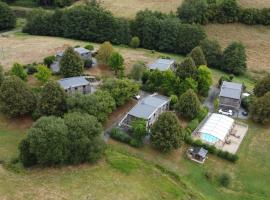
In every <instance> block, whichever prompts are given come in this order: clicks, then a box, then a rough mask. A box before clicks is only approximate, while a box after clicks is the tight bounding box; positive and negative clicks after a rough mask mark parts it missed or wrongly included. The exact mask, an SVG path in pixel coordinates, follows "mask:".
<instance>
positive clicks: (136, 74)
mask: <svg viewBox="0 0 270 200" xmlns="http://www.w3.org/2000/svg"><path fill="white" fill-rule="evenodd" d="M145 71H146V67H145V64H144V63H143V62H136V63H135V64H134V65H133V66H132V69H131V71H130V73H129V77H130V78H132V79H134V80H136V81H140V80H142V77H143V75H144V72H145Z"/></svg>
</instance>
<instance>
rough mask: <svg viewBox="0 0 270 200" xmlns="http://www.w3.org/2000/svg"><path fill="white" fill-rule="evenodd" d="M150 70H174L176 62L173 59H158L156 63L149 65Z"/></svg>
mask: <svg viewBox="0 0 270 200" xmlns="http://www.w3.org/2000/svg"><path fill="white" fill-rule="evenodd" d="M148 68H149V69H150V70H155V69H157V70H159V71H166V70H169V69H171V70H174V69H175V61H174V60H172V59H161V58H160V59H157V60H156V61H155V62H153V63H151V64H149V65H148Z"/></svg>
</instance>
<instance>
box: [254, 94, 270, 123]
mask: <svg viewBox="0 0 270 200" xmlns="http://www.w3.org/2000/svg"><path fill="white" fill-rule="evenodd" d="M250 113H251V116H252V119H253V120H254V121H255V122H259V123H262V124H268V123H269V122H270V91H269V92H267V93H266V94H265V95H264V96H262V97H258V98H256V99H255V101H254V102H253V103H252V104H251V106H250Z"/></svg>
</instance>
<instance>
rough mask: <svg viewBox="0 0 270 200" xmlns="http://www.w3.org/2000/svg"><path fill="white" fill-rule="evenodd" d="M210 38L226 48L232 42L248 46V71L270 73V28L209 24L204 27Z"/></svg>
mask: <svg viewBox="0 0 270 200" xmlns="http://www.w3.org/2000/svg"><path fill="white" fill-rule="evenodd" d="M204 28H205V30H206V32H207V35H208V36H209V37H210V38H213V39H217V40H218V41H219V43H220V44H221V46H222V47H223V48H225V47H226V46H227V45H228V44H229V43H231V42H232V41H241V42H243V43H244V45H245V46H246V52H247V64H248V70H250V71H253V72H256V71H263V70H264V71H268V72H270V65H269V62H270V53H269V52H270V26H247V25H243V24H209V25H207V26H204Z"/></svg>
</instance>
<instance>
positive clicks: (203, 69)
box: [197, 65, 212, 97]
mask: <svg viewBox="0 0 270 200" xmlns="http://www.w3.org/2000/svg"><path fill="white" fill-rule="evenodd" d="M197 81H198V92H199V94H200V95H202V96H203V97H207V96H208V91H209V89H210V87H211V85H212V72H211V70H210V69H209V68H208V67H207V66H205V65H202V66H200V67H199V68H198V79H197Z"/></svg>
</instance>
